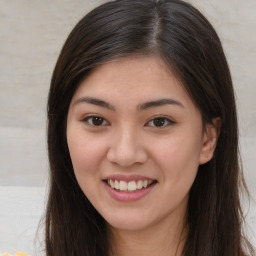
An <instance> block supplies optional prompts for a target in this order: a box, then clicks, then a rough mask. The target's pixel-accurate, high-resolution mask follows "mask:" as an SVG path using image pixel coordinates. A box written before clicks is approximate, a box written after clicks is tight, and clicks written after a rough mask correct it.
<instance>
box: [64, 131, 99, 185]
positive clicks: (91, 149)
mask: <svg viewBox="0 0 256 256" xmlns="http://www.w3.org/2000/svg"><path fill="white" fill-rule="evenodd" d="M67 142H68V148H69V153H70V157H71V160H72V164H73V169H74V172H75V175H76V178H77V180H78V182H79V183H80V182H81V180H84V181H87V180H88V179H90V177H92V175H97V169H98V166H99V165H100V162H101V158H102V155H103V147H102V143H101V145H100V143H99V141H98V140H97V139H93V138H91V137H90V136H85V135H84V132H82V131H81V132H79V131H77V130H76V132H73V131H72V129H68V132H67Z"/></svg>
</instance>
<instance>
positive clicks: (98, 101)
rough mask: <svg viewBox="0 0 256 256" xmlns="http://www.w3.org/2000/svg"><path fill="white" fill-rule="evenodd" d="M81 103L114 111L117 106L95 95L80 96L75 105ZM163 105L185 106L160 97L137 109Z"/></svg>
mask: <svg viewBox="0 0 256 256" xmlns="http://www.w3.org/2000/svg"><path fill="white" fill-rule="evenodd" d="M80 103H89V104H93V105H96V106H99V107H103V108H107V109H110V110H113V111H115V110H116V108H115V107H114V106H113V105H111V104H110V103H108V102H106V101H104V100H101V99H97V98H93V97H82V98H79V99H78V100H76V101H75V103H74V105H77V104H80ZM163 105H176V106H179V107H183V108H184V106H183V105H182V103H181V102H179V101H177V100H174V99H169V98H168V99H167V98H166V99H159V100H153V101H148V102H145V103H142V104H140V105H138V107H137V109H138V111H143V110H147V109H149V108H153V107H160V106H163Z"/></svg>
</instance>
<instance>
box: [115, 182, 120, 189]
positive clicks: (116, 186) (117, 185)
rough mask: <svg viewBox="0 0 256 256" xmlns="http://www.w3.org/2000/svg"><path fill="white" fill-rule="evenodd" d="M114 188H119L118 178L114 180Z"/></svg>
mask: <svg viewBox="0 0 256 256" xmlns="http://www.w3.org/2000/svg"><path fill="white" fill-rule="evenodd" d="M115 189H120V186H119V181H118V180H115Z"/></svg>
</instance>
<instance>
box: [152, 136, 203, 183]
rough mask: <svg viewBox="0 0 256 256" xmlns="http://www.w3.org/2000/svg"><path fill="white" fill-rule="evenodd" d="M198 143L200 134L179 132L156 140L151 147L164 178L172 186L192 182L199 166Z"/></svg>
mask: <svg viewBox="0 0 256 256" xmlns="http://www.w3.org/2000/svg"><path fill="white" fill-rule="evenodd" d="M195 137H197V138H198V139H196V138H195ZM200 145H201V144H200V136H196V135H195V136H192V135H191V136H184V135H183V134H180V135H177V136H174V137H170V138H169V139H165V140H164V141H156V142H155V143H154V148H152V151H153V150H154V152H152V151H151V152H152V155H154V157H155V161H156V162H157V163H158V165H159V166H160V168H161V170H162V173H163V176H164V179H167V180H168V181H169V182H171V183H173V186H179V185H180V186H182V184H183V183H184V185H185V186H186V184H188V185H189V184H191V183H193V180H194V178H195V176H196V173H197V169H198V166H199V157H200V149H201V147H200ZM156 149H157V150H156Z"/></svg>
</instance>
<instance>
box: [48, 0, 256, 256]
mask: <svg viewBox="0 0 256 256" xmlns="http://www.w3.org/2000/svg"><path fill="white" fill-rule="evenodd" d="M134 54H139V55H157V56H160V57H161V58H162V59H163V60H164V61H165V63H166V64H167V65H169V66H170V68H172V70H175V72H176V73H177V76H178V77H179V78H180V79H181V80H182V84H183V85H184V88H185V89H186V90H187V92H188V93H189V94H190V96H191V99H192V100H193V101H194V103H195V104H196V106H197V107H198V109H199V110H200V111H201V114H202V118H203V121H204V123H210V122H211V120H212V119H213V118H215V117H220V119H221V131H220V135H219V139H218V144H217V147H216V150H215V153H214V157H213V159H212V160H211V161H210V162H208V163H207V164H205V165H201V166H200V167H199V169H198V174H197V177H196V179H195V181H194V184H193V186H192V188H191V190H190V196H189V202H188V209H187V222H188V226H189V232H188V236H187V240H186V243H185V247H184V250H183V255H184V256H191V255H193V256H206V255H207V256H222V255H224V256H231V255H232V256H244V255H252V254H253V251H252V247H251V245H250V244H249V243H248V242H247V240H246V239H245V237H243V235H242V224H243V221H244V219H243V214H242V209H241V205H240V198H239V193H240V188H242V187H243V186H245V185H244V183H243V182H242V181H243V179H242V177H243V176H242V172H241V170H240V166H239V152H238V128H237V116H236V106H235V99H234V92H233V86H232V80H231V76H230V71H229V68H228V64H227V61H226V58H225V55H224V53H223V49H222V46H221V42H220V40H219V38H218V36H217V34H216V32H215V30H214V29H213V27H212V26H211V24H210V23H209V22H208V21H207V19H206V18H205V17H204V16H203V15H202V14H201V13H200V12H199V11H198V10H197V9H195V8H194V7H192V6H191V5H190V4H188V3H186V2H183V1H179V0H159V1H157V0H117V1H111V2H109V3H106V4H103V5H101V6H99V7H98V8H96V9H94V10H93V11H91V12H90V13H89V14H87V15H86V16H85V17H84V18H82V20H81V21H80V22H79V23H78V24H77V25H76V26H75V28H74V29H73V30H72V32H71V33H70V35H69V37H68V38H67V40H66V42H65V44H64V46H63V48H62V51H61V53H60V56H59V58H58V61H57V64H56V67H55V69H54V72H53V76H52V80H51V87H50V91H49V98H48V152H49V162H50V191H49V198H48V204H47V212H46V219H45V223H46V230H45V239H46V254H47V256H64V255H67V256H73V255H76V256H77V255H85V256H89V255H90V256H104V255H106V256H107V255H108V251H109V241H108V236H107V231H108V230H107V228H106V223H105V220H104V219H103V218H102V216H100V215H99V213H98V212H97V211H96V210H95V209H94V207H93V206H92V205H91V203H90V202H89V201H88V199H87V198H86V195H84V194H83V192H82V191H81V189H80V187H79V185H78V183H77V181H76V178H75V176H74V171H73V167H72V163H71V159H70V155H69V150H68V146H67V141H66V118H67V112H68V108H69V104H70V101H71V99H72V97H73V94H74V92H75V91H76V89H77V88H78V86H79V84H80V82H81V81H82V80H83V79H86V76H87V75H88V74H89V73H90V71H91V70H92V69H94V68H95V67H97V66H98V65H100V64H102V63H106V62H108V61H110V60H111V59H115V58H121V57H124V56H129V55H134ZM244 188H246V187H244Z"/></svg>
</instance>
